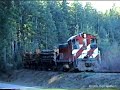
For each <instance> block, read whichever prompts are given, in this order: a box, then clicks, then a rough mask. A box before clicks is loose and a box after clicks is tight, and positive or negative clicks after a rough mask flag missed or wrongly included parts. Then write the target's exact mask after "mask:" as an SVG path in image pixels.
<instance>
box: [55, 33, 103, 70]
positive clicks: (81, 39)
mask: <svg viewBox="0 0 120 90" xmlns="http://www.w3.org/2000/svg"><path fill="white" fill-rule="evenodd" d="M56 63H57V64H58V65H59V64H61V63H62V65H63V66H69V67H72V68H75V69H78V70H79V71H86V70H92V71H96V70H98V66H99V64H100V63H101V56H100V50H99V49H98V44H97V38H96V37H95V36H93V35H91V34H85V33H79V34H78V35H75V36H72V37H70V38H69V39H68V40H67V43H65V44H62V45H59V58H58V59H57V60H56Z"/></svg>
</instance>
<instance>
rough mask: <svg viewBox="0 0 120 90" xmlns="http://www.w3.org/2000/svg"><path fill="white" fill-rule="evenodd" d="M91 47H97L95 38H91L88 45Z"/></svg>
mask: <svg viewBox="0 0 120 90" xmlns="http://www.w3.org/2000/svg"><path fill="white" fill-rule="evenodd" d="M90 47H91V48H97V40H96V39H94V38H93V39H91V45H90Z"/></svg>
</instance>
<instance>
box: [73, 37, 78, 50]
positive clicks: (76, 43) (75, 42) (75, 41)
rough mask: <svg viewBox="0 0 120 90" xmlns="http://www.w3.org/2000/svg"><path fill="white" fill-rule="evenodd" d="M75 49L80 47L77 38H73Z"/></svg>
mask: <svg viewBox="0 0 120 90" xmlns="http://www.w3.org/2000/svg"><path fill="white" fill-rule="evenodd" d="M72 44H73V49H79V42H78V41H77V40H76V39H73V40H72Z"/></svg>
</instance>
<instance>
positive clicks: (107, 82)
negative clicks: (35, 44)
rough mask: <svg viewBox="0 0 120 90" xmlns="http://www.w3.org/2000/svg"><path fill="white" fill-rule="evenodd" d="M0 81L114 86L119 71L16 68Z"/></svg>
mask: <svg viewBox="0 0 120 90" xmlns="http://www.w3.org/2000/svg"><path fill="white" fill-rule="evenodd" d="M0 82H6V83H10V84H16V85H23V86H30V87H39V88H75V89H78V88H99V87H101V88H109V87H110V88H116V87H120V73H91V72H78V73H67V72H51V71H34V70H26V69H22V70H16V71H14V72H13V74H12V75H11V76H10V75H9V76H6V75H1V76H0Z"/></svg>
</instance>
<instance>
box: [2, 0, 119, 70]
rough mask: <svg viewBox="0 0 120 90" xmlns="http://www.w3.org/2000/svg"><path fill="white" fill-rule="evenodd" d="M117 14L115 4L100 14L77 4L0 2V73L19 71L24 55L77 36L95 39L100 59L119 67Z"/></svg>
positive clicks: (30, 0) (87, 5)
mask: <svg viewBox="0 0 120 90" xmlns="http://www.w3.org/2000/svg"><path fill="white" fill-rule="evenodd" d="M119 11H120V7H116V6H115V4H113V6H112V7H111V9H110V10H106V12H105V13H103V12H100V11H97V10H96V9H95V8H93V7H92V5H91V3H86V5H85V6H84V7H83V6H82V4H81V3H80V2H79V1H74V2H73V3H72V4H69V2H67V1H66V0H62V1H52V0H51V1H44V0H43V1H42V0H35V1H34V0H33V1H32V0H0V70H8V69H17V68H21V62H22V54H23V53H24V52H25V51H29V52H34V51H35V49H37V48H39V49H41V50H43V49H53V48H54V47H57V46H58V45H59V44H61V43H65V42H66V41H67V39H68V38H69V37H71V36H73V35H75V34H78V33H80V32H85V33H89V34H93V35H95V36H97V38H98V44H99V47H100V49H101V52H102V59H103V60H106V61H109V62H111V64H110V65H113V64H115V63H117V64H116V67H118V66H119V64H120V63H119V55H120V51H119V49H120V47H119V46H120V12H119ZM119 67H120V66H119Z"/></svg>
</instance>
